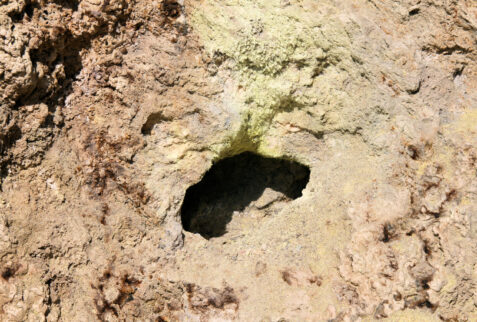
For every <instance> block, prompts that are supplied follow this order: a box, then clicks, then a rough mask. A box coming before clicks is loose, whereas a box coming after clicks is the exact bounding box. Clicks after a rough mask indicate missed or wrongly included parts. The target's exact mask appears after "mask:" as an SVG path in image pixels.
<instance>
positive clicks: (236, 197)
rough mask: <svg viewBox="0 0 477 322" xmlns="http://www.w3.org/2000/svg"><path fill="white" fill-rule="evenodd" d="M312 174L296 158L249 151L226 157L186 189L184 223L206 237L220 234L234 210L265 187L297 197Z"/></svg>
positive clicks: (255, 197) (237, 209) (249, 201)
mask: <svg viewBox="0 0 477 322" xmlns="http://www.w3.org/2000/svg"><path fill="white" fill-rule="evenodd" d="M309 178H310V170H309V168H308V167H306V166H304V165H302V164H300V163H297V162H293V161H288V160H283V159H274V158H265V157H261V156H259V155H256V154H253V153H250V152H245V153H242V154H239V155H236V156H234V157H230V158H227V159H223V160H221V161H219V162H217V163H216V164H214V165H213V166H212V168H211V169H210V170H209V171H208V172H207V173H206V174H205V176H204V177H203V178H202V180H201V181H200V182H199V183H197V184H195V185H193V186H191V187H190V188H189V189H187V192H186V195H185V198H184V202H183V204H182V208H181V219H182V226H183V227H184V229H185V230H186V231H189V232H192V233H199V234H201V235H202V236H203V237H204V238H206V239H210V238H213V237H220V236H222V235H224V234H225V233H226V232H227V230H226V227H227V224H228V223H229V222H230V221H231V220H232V215H233V213H234V211H243V210H244V209H245V208H246V207H247V206H248V205H249V204H250V203H251V202H253V201H255V200H257V199H258V198H260V196H261V195H262V193H263V191H264V190H265V189H266V188H270V189H272V190H274V191H277V192H281V193H283V194H284V195H285V196H286V197H287V198H288V199H296V198H299V197H301V196H302V191H303V189H304V188H305V187H306V185H307V183H308V181H309Z"/></svg>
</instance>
